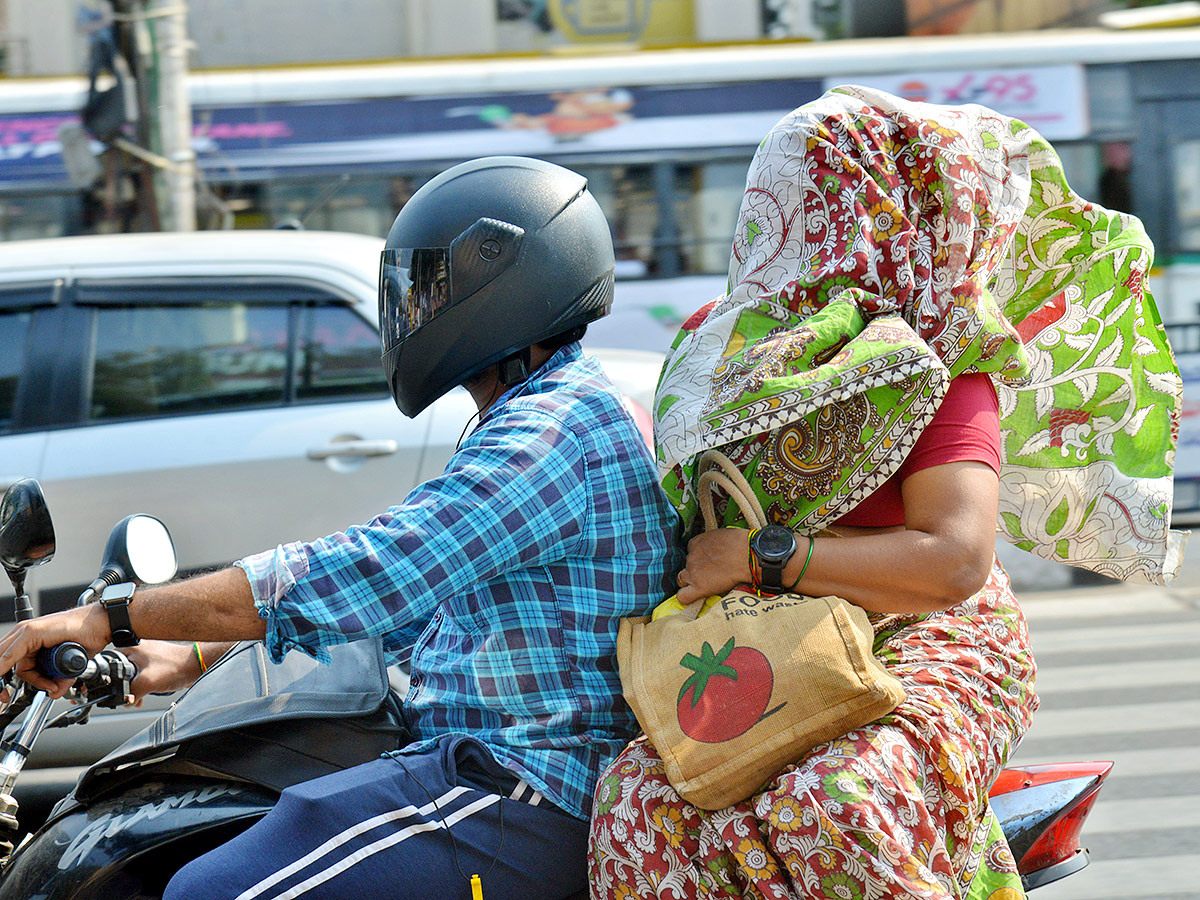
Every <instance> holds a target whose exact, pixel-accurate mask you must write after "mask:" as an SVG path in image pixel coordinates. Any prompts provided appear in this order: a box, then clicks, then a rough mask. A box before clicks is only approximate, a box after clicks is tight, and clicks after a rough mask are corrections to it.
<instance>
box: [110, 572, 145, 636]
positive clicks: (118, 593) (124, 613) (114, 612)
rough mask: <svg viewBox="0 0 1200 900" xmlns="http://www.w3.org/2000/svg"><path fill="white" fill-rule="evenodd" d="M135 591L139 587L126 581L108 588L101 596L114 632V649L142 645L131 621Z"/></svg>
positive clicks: (111, 629)
mask: <svg viewBox="0 0 1200 900" xmlns="http://www.w3.org/2000/svg"><path fill="white" fill-rule="evenodd" d="M135 590H137V585H135V584H134V583H133V582H132V581H126V582H124V583H123V584H114V585H112V586H111V587H106V588H105V589H104V593H103V594H101V595H100V605H101V606H103V607H104V611H105V612H106V613H108V627H109V630H110V631H111V632H112V642H113V646H114V647H136V646H137V645H138V644H139V643H141V640H140V639H139V638H138V636H137V635H136V634H134V632H133V623H132V622H130V621H129V604H130V602H131V601H132V600H133V592H134V591H135Z"/></svg>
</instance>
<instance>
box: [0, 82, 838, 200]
mask: <svg viewBox="0 0 1200 900" xmlns="http://www.w3.org/2000/svg"><path fill="white" fill-rule="evenodd" d="M820 93H821V84H820V81H819V80H817V79H782V80H776V81H771V82H751V81H748V82H734V83H726V84H699V85H688V86H679V85H670V86H647V87H618V88H608V87H598V88H594V89H588V90H573V91H553V92H547V91H534V92H529V91H526V92H507V93H491V94H478V95H466V96H420V97H381V98H375V99H365V100H337V101H313V102H275V103H263V104H258V105H254V106H251V105H244V104H242V105H228V106H197V107H195V108H194V109H193V119H194V122H195V126H194V129H193V134H194V138H193V146H194V147H195V150H196V153H197V162H198V164H199V166H200V168H201V169H202V170H203V171H204V172H205V174H206V177H208V178H209V179H210V180H213V181H225V180H238V179H243V178H246V177H255V176H260V175H263V174H264V173H265V174H267V175H269V174H270V173H273V172H276V171H286V172H304V171H306V170H320V169H324V168H326V167H338V168H342V169H346V168H353V167H374V168H378V169H386V168H387V167H389V166H390V165H392V164H394V163H396V162H422V161H428V162H430V163H438V164H440V163H444V162H445V161H449V160H457V159H469V158H472V157H476V156H485V155H490V154H497V155H501V154H507V155H517V156H549V157H554V158H560V159H561V158H564V157H569V156H573V155H578V154H585V153H586V154H603V153H626V152H635V153H639V152H646V151H677V150H689V149H708V148H716V147H737V148H747V149H753V148H754V147H755V146H756V145H757V144H758V143H759V141H761V140H762V137H763V135H764V134H766V133H767V131H769V130H770V128H771V126H773V125H774V124H775V123H776V122H777V121H778V120H779V119H780V118H781V117H782V116H784V115H786V114H787V113H788V112H790V111H791V110H792V109H794V108H795V107H797V106H799V105H801V104H802V103H805V102H807V101H809V100H812V99H815V98H816V97H817V96H819V94H820ZM78 121H79V117H78V116H77V115H71V114H64V113H54V114H50V113H44V114H36V113H35V114H22V115H19V116H16V115H13V116H5V115H0V190H4V189H7V190H13V189H16V188H23V187H29V186H33V185H37V186H41V187H59V186H65V185H67V184H68V183H69V182H68V179H67V171H66V168H65V166H64V164H63V159H62V147H61V144H60V141H59V138H58V134H57V129H58V128H59V127H60V126H62V125H63V124H69V123H78ZM93 148H94V149H96V150H97V151H98V150H100V149H102V148H101V145H99V144H98V143H97V144H94V145H93Z"/></svg>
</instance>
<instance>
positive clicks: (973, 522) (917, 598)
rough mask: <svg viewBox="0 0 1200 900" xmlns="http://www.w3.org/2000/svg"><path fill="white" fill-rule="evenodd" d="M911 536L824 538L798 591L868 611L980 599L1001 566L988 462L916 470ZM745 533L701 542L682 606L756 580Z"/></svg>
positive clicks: (713, 535)
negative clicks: (996, 559) (995, 559)
mask: <svg viewBox="0 0 1200 900" xmlns="http://www.w3.org/2000/svg"><path fill="white" fill-rule="evenodd" d="M901 496H902V498H903V501H904V517H905V526H904V527H903V528H901V529H894V528H893V529H880V530H878V531H875V532H870V531H867V530H864V529H845V530H844V531H840V530H839V534H842V536H840V537H832V536H830V537H818V538H816V539H815V540H816V543H815V544H814V546H813V554H812V560H811V561H810V562H809V565H808V569H807V571H805V573H804V578H803V579H802V580H801V582H800V584H799V585H798V586H797V588H796V589H797V590H798V591H801V592H803V593H805V594H809V595H812V596H821V595H825V594H834V595H837V596H839V597H843V598H845V599H846V600H849V601H850V602H852V603H855V604H857V605H859V606H861V607H863V608H864V609H867V610H871V611H873V612H884V613H906V614H910V613H923V612H930V611H933V610H939V609H945V608H946V607H949V606H953V605H954V604H955V603H960V602H962V601H963V600H965V599H966V598H967V597H970V596H971V595H972V594H974V593H975V592H976V591H978V590H979V589H980V588H981V587H983V584H984V582H985V581H986V580H987V576H988V572H989V571H990V569H991V565H992V556H993V553H994V543H995V536H996V514H997V507H998V503H999V479H998V478H997V476H996V473H995V471H993V470H992V468H991V467H989V466H987V465H985V464H983V463H978V462H953V463H946V464H944V465H939V466H931V467H930V468H927V469H921V470H920V471H918V472H915V473H913V474H912V475H910V476H909V477H908V478H907V479H905V481H904V483H903V484H902V485H901ZM748 535H749V532H747V531H746V530H745V529H738V528H723V529H720V530H719V531H713V532H709V533H707V534H702V535H699V536H698V537H695V538H693V539H692V541H691V542H690V543H689V544H688V556H687V563H686V565H685V567H684V569H683V571H682V572H681V573H680V576H681V577H680V584H681V587H680V590H679V599H680V601H681V602H683V603H691V602H694V601H696V600H699V599H702V598H704V597H707V596H709V595H710V594H721V593H724V592H726V591H728V590H730V589H731V588H732V587H734V586H735V585H737V584H740V583H745V582H748V581H749V580H750V568H749V554H748V546H747V541H748ZM807 556H808V539H807V538H799V539H798V548H797V550H796V553H795V554H794V555H793V556H792V559H791V561H790V562H789V563H788V565H787V567H786V568H785V569H784V573H783V583H784V584H785V585H790V584H792V582H793V581H794V580H795V579H796V578H797V577H798V576H799V575H800V571H801V569H802V568H803V566H804V561H805V559H806V557H807Z"/></svg>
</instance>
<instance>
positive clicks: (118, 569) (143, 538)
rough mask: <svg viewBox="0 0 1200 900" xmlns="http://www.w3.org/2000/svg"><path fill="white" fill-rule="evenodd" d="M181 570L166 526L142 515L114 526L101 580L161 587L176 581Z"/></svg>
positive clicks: (107, 546) (109, 537) (106, 550)
mask: <svg viewBox="0 0 1200 900" xmlns="http://www.w3.org/2000/svg"><path fill="white" fill-rule="evenodd" d="M178 568H179V562H178V560H177V559H176V556H175V542H174V541H172V540H171V533H170V532H169V531H167V526H166V525H164V524H163V523H162V522H161V521H159V520H158V519H156V518H154V516H148V515H145V514H142V513H139V514H137V515H133V516H126V517H125V518H124V519H122V520H121V521H120V522H118V523H117V524H116V525H115V526H114V527H113V530H112V533H111V534H110V535H109V536H108V544H107V545H105V547H104V565H103V569H102V571H101V577H102V578H105V580H106V581H109V583H110V584H119V583H120V582H122V581H133V582H136V583H137V584H161V583H162V582H164V581H170V580H171V579H172V578H174V577H175V573H176V572H177V571H178ZM109 573H111V575H112V577H114V578H115V580H111V579H110V578H109V577H108V575H109Z"/></svg>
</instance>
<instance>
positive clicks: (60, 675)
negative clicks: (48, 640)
mask: <svg viewBox="0 0 1200 900" xmlns="http://www.w3.org/2000/svg"><path fill="white" fill-rule="evenodd" d="M88 661H89V658H88V654H87V651H86V650H84V649H83V646H82V645H81V644H77V643H75V642H74V641H65V642H64V643H61V644H58V645H57V646H54V647H43V648H42V649H41V650H39V651H38V655H37V669H38V671H39V672H41V673H42V674H43V675H45V676H46V677H47V678H53V679H55V680H56V681H59V680H63V679H71V680H74V679H76V678H78V677H79V676H80V675H82V674H83V672H84V670H85V669H86V668H87V664H88Z"/></svg>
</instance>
